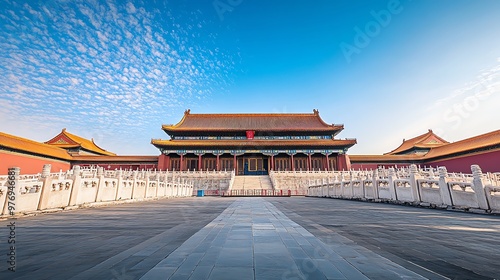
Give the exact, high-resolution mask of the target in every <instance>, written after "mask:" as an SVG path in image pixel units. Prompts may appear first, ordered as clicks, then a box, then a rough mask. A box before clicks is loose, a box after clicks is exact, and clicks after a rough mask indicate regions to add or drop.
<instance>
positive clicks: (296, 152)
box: [151, 110, 356, 175]
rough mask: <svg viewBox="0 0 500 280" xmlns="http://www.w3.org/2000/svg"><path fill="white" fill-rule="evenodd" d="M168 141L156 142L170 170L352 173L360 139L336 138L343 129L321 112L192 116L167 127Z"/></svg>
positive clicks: (164, 166) (160, 162)
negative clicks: (351, 152) (353, 152)
mask: <svg viewBox="0 0 500 280" xmlns="http://www.w3.org/2000/svg"><path fill="white" fill-rule="evenodd" d="M162 129H163V130H164V131H165V132H166V133H167V134H168V135H169V136H170V139H169V140H161V139H153V140H152V141H151V143H152V144H153V145H154V146H156V147H157V148H158V149H159V150H160V152H161V155H160V157H159V159H158V168H159V169H162V170H165V169H168V170H179V171H185V170H233V169H234V170H236V174H237V175H264V174H268V172H269V171H270V170H286V171H293V170H349V169H350V162H349V159H348V157H347V156H346V152H347V150H348V149H349V148H350V147H352V146H353V145H354V144H356V139H337V138H336V136H337V134H339V133H340V132H341V131H342V130H343V129H344V126H343V125H337V124H327V123H325V122H324V121H323V120H322V119H321V117H320V115H319V112H318V110H313V113H302V114H192V113H191V112H190V110H186V111H185V113H184V116H183V118H182V119H181V120H180V121H179V123H177V124H175V125H163V126H162Z"/></svg>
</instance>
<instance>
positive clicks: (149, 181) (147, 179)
mask: <svg viewBox="0 0 500 280" xmlns="http://www.w3.org/2000/svg"><path fill="white" fill-rule="evenodd" d="M144 177H145V178H143V179H145V180H146V187H145V188H144V198H146V197H148V195H149V193H150V190H149V189H150V186H149V184H150V183H151V179H150V177H151V174H150V173H149V171H146V173H145V174H144Z"/></svg>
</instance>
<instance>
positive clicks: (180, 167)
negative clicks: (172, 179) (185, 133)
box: [179, 154, 184, 171]
mask: <svg viewBox="0 0 500 280" xmlns="http://www.w3.org/2000/svg"><path fill="white" fill-rule="evenodd" d="M183 165H184V155H183V154H181V163H180V166H179V171H182V167H183Z"/></svg>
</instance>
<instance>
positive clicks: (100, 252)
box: [0, 197, 233, 280]
mask: <svg viewBox="0 0 500 280" xmlns="http://www.w3.org/2000/svg"><path fill="white" fill-rule="evenodd" d="M232 202H233V199H232V198H228V199H220V198H209V197H206V198H203V199H200V198H196V197H193V198H181V199H162V200H157V201H147V202H135V203H130V204H122V205H115V206H106V207H99V208H89V209H78V210H74V211H66V212H58V213H52V214H43V215H39V216H34V217H24V218H20V219H17V220H16V225H17V229H16V235H17V239H16V247H17V271H16V272H15V273H12V272H9V271H7V266H6V253H7V249H8V247H7V245H8V244H7V237H6V236H7V234H6V233H7V232H6V229H7V227H6V225H7V224H9V221H0V238H1V239H0V279H21V280H43V279H50V280H57V279H61V280H68V279H115V280H132V279H139V278H140V277H141V276H142V275H144V274H145V273H146V272H147V271H148V270H150V269H151V268H153V267H154V266H155V265H157V264H158V262H159V261H160V260H162V259H164V258H165V257H166V256H168V255H169V254H170V253H171V252H173V251H174V250H175V249H177V248H178V247H179V246H180V245H181V244H182V243H183V242H184V241H185V240H187V239H188V238H189V237H190V236H192V235H193V234H194V233H196V232H197V231H198V230H200V229H201V228H203V227H204V226H205V225H207V224H208V223H209V222H211V221H212V220H213V219H214V218H216V217H217V216H218V215H219V214H220V213H221V212H222V211H223V210H224V209H226V207H227V206H228V205H230V204H231V203H232ZM3 237H5V238H3Z"/></svg>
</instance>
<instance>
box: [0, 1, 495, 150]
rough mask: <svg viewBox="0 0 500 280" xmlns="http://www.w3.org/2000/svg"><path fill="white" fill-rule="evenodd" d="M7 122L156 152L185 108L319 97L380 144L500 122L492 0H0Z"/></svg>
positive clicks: (282, 104) (243, 107)
mask: <svg viewBox="0 0 500 280" xmlns="http://www.w3.org/2000/svg"><path fill="white" fill-rule="evenodd" d="M0 6H1V7H2V9H0V48H1V49H2V52H0V78H1V79H0V120H1V122H0V130H1V131H3V132H7V133H11V134H15V135H19V136H23V137H27V138H30V139H34V140H37V141H46V140H49V139H50V138H52V137H53V136H54V135H56V134H57V133H59V132H60V130H61V129H62V128H67V129H68V131H70V132H72V133H74V134H77V135H80V136H83V137H87V138H94V139H95V141H96V143H97V144H99V145H100V146H102V147H103V148H105V149H108V150H111V151H113V152H116V153H118V154H158V151H157V150H156V149H155V148H154V147H153V146H152V145H151V144H150V140H151V138H164V139H165V138H167V135H166V134H165V133H164V132H163V131H162V130H161V125H162V124H169V123H177V122H178V121H179V120H180V119H181V117H182V115H183V112H184V110H185V109H187V108H190V109H191V112H192V113H252V112H256V113H265V112H271V113H297V112H312V110H313V109H319V111H320V115H321V116H322V118H323V119H324V120H325V121H326V122H327V123H343V124H344V125H345V130H344V131H343V132H342V133H341V134H340V135H339V137H340V138H346V137H347V138H357V139H358V144H357V145H356V146H354V147H353V148H352V149H351V150H350V153H352V154H380V153H384V152H388V151H390V150H392V149H394V148H395V147H397V146H398V145H399V144H400V143H401V141H402V139H403V138H411V137H414V136H416V135H419V134H422V133H425V132H426V131H427V129H433V130H434V131H435V132H436V133H438V134H439V135H440V136H442V137H443V138H445V139H447V140H448V141H457V140H460V139H464V138H467V137H470V136H474V135H477V134H480V133H486V132H489V131H492V130H497V129H499V125H498V123H499V122H498V121H499V120H500V112H499V110H498V104H500V94H499V92H500V17H498V14H499V13H500V2H498V1H460V0H459V1H409V0H401V1H394V0H390V1H347V0H346V1H262V0H252V1H250V0H216V1H212V0H211V1H201V0H200V1H187V0H185V1H181V0H174V1H163V0H157V1H116V0H107V1H78V0H75V1H73V0H71V1H70V0H48V1H26V0H25V1H17V0H16V1H13V0H0Z"/></svg>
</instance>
